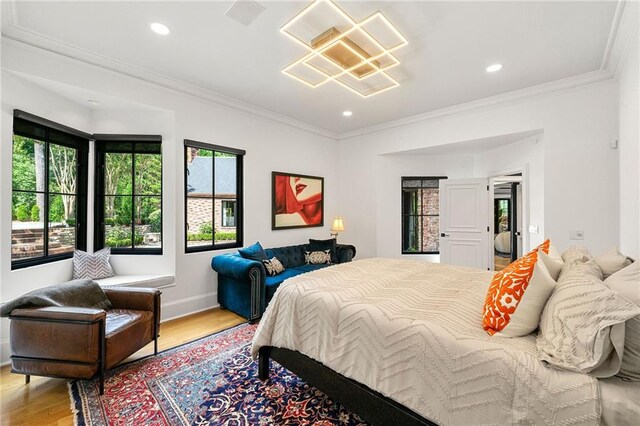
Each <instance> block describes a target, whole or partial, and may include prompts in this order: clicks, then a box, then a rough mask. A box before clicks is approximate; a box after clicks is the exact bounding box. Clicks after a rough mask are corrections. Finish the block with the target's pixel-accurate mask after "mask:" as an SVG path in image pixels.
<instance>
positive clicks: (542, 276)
mask: <svg viewBox="0 0 640 426" xmlns="http://www.w3.org/2000/svg"><path fill="white" fill-rule="evenodd" d="M550 244H551V242H550V241H549V240H546V241H545V242H544V243H542V244H540V245H539V246H538V247H536V248H535V249H534V250H533V251H531V252H530V253H527V254H526V255H525V256H523V257H521V258H520V259H518V260H516V261H515V262H513V263H511V264H510V265H509V266H507V267H506V268H505V269H503V270H502V271H500V272H498V273H497V274H496V275H495V276H494V277H493V280H492V281H491V285H490V286H489V291H488V292H487V298H486V299H485V302H484V314H483V317H482V325H483V327H484V329H485V330H486V331H487V333H489V334H490V335H492V336H493V335H500V336H505V337H520V336H526V335H527V334H529V333H531V332H533V331H534V330H535V329H536V328H538V323H539V322H540V316H541V315H542V310H543V309H544V306H545V305H546V303H547V300H548V299H549V297H551V293H552V292H553V289H554V287H555V284H556V282H555V281H554V280H553V278H551V275H550V274H549V270H548V269H547V267H546V266H545V264H544V262H543V261H542V260H541V259H540V257H539V256H538V250H541V251H542V252H544V253H546V254H548V253H549V245H550Z"/></svg>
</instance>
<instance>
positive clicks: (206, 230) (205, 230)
mask: <svg viewBox="0 0 640 426" xmlns="http://www.w3.org/2000/svg"><path fill="white" fill-rule="evenodd" d="M198 231H200V234H211V233H212V232H213V226H212V225H211V222H205V223H203V224H202V225H200V227H199V228H198ZM209 239H211V238H209Z"/></svg>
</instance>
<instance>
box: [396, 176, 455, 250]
mask: <svg viewBox="0 0 640 426" xmlns="http://www.w3.org/2000/svg"><path fill="white" fill-rule="evenodd" d="M444 179H447V176H402V177H401V179H400V214H401V216H402V220H401V225H400V226H401V228H400V232H401V235H402V236H401V244H402V245H401V247H400V249H401V253H402V254H419V255H425V254H440V251H439V250H438V251H406V250H405V246H406V244H405V235H406V233H405V223H406V218H407V217H409V216H418V217H440V213H438V214H418V215H415V214H408V213H405V211H404V200H403V193H404V190H405V187H404V182H405V181H411V180H420V181H425V180H434V181H438V182H439V181H441V180H444ZM424 188H425V187H424V186H422V184H421V186H420V187H419V189H420V192H421V193H422V190H423V189H424ZM438 196H439V193H438ZM420 198H421V199H422V194H421V196H420ZM423 210H424V209H423ZM438 234H439V233H438ZM421 235H424V221H422V225H421ZM421 248H422V247H421Z"/></svg>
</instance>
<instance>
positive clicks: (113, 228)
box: [104, 196, 132, 247]
mask: <svg viewBox="0 0 640 426" xmlns="http://www.w3.org/2000/svg"><path fill="white" fill-rule="evenodd" d="M131 209H132V197H128V196H117V197H114V196H107V197H104V246H105V247H131Z"/></svg>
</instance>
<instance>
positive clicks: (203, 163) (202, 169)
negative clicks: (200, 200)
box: [187, 147, 213, 197]
mask: <svg viewBox="0 0 640 426" xmlns="http://www.w3.org/2000/svg"><path fill="white" fill-rule="evenodd" d="M187 150H188V151H187V195H194V196H207V197H213V151H207V150H204V149H197V148H190V147H188V148H187ZM203 154H205V155H203Z"/></svg>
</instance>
